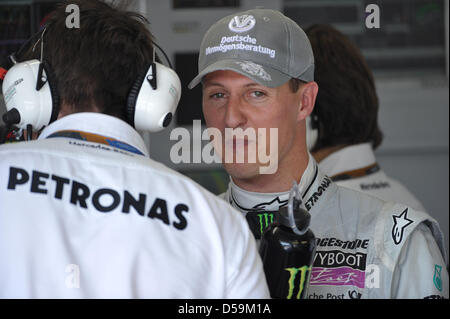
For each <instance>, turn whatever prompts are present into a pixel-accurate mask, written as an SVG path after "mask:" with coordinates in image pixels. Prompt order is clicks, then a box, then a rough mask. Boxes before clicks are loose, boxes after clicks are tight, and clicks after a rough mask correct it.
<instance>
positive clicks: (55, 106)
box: [42, 60, 61, 124]
mask: <svg viewBox="0 0 450 319" xmlns="http://www.w3.org/2000/svg"><path fill="white" fill-rule="evenodd" d="M42 64H43V66H44V71H45V75H46V76H47V81H48V86H49V87H50V94H51V96H52V113H51V115H50V122H49V124H50V123H52V122H54V121H56V119H57V118H58V114H59V108H60V103H61V98H60V96H59V93H58V86H57V84H56V77H55V74H54V73H53V70H52V68H51V66H50V64H49V63H48V62H47V61H45V60H44V61H42Z"/></svg>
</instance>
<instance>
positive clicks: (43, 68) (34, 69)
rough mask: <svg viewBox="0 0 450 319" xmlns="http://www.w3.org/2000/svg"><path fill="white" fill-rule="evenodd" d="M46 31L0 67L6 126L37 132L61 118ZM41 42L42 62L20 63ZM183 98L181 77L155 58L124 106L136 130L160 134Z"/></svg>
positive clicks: (33, 38)
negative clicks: (47, 54)
mask: <svg viewBox="0 0 450 319" xmlns="http://www.w3.org/2000/svg"><path fill="white" fill-rule="evenodd" d="M47 28H48V26H46V27H44V28H43V29H42V30H41V31H39V32H38V33H37V34H35V35H34V36H32V37H31V38H30V39H29V40H28V41H27V42H26V43H25V44H24V45H23V46H22V47H21V48H20V49H19V51H17V53H14V54H12V55H10V56H9V57H8V58H7V59H6V60H5V61H4V63H3V67H2V66H0V80H3V85H2V90H3V97H4V99H5V104H6V109H7V112H6V113H5V114H4V115H3V121H4V122H5V123H6V124H7V125H14V126H16V127H18V128H28V129H30V128H32V129H33V130H35V131H38V130H40V129H42V128H43V127H44V126H46V125H48V124H50V123H51V122H53V121H55V120H56V119H57V117H58V113H59V107H60V97H59V95H58V90H57V86H56V79H55V76H54V73H53V71H52V69H51V66H50V63H48V62H47V61H46V60H45V59H44V54H43V47H44V46H43V38H44V34H45V31H46V30H47ZM36 39H37V40H36ZM39 42H40V48H41V58H40V60H37V59H33V60H29V61H24V62H20V63H19V62H17V60H18V58H19V57H20V55H21V54H22V52H23V51H24V50H25V48H28V47H29V45H30V44H31V43H34V45H33V51H34V49H35V47H36V45H37V44H38V43H39ZM154 45H155V46H156V47H157V48H159V49H160V50H161V52H163V54H164V56H165V58H166V59H167V61H168V62H169V65H170V61H169V59H168V58H167V55H166V54H165V52H164V51H163V50H162V49H161V48H160V47H159V46H158V45H157V44H155V43H154ZM154 56H155V55H154ZM180 97H181V83H180V79H179V78H178V75H177V74H176V73H175V71H173V70H172V68H170V67H167V66H165V65H163V64H161V63H158V62H156V61H155V58H154V59H153V61H152V62H151V63H149V65H148V66H147V67H146V68H145V70H143V71H142V72H141V73H140V74H139V75H138V77H137V78H136V80H135V82H134V83H133V85H132V87H131V90H130V92H129V94H128V97H127V105H126V106H125V107H126V114H127V120H128V123H129V124H130V125H132V126H133V127H134V128H135V129H137V130H141V131H149V132H158V131H160V130H162V129H164V128H165V127H167V126H168V125H169V124H170V122H171V120H172V117H173V114H174V113H175V111H176V108H177V105H178V102H179V101H180Z"/></svg>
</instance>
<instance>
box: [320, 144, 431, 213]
mask: <svg viewBox="0 0 450 319" xmlns="http://www.w3.org/2000/svg"><path fill="white" fill-rule="evenodd" d="M318 164H319V168H320V170H321V171H322V173H324V174H325V175H327V176H330V178H331V179H332V180H333V181H334V182H335V183H336V184H338V185H339V186H344V187H347V188H351V189H354V190H357V191H360V192H363V193H367V194H370V195H372V196H375V197H377V198H380V199H382V200H384V201H388V202H396V203H400V204H405V205H407V206H408V207H411V208H414V209H417V210H420V211H425V209H424V207H423V205H422V204H421V203H420V201H419V200H418V199H417V198H416V197H415V196H414V195H413V194H412V193H411V192H410V191H409V190H408V189H407V188H406V187H405V186H404V185H402V184H401V183H400V182H399V181H397V180H395V179H394V178H391V177H389V176H387V175H386V173H385V172H384V171H383V170H382V169H381V168H380V166H379V165H378V163H377V161H376V158H375V154H374V152H373V150H372V146H371V144H370V143H363V144H357V145H351V146H346V147H344V148H342V149H340V150H338V151H336V152H334V153H332V154H330V155H328V156H327V157H326V158H324V159H323V160H322V161H320V163H318Z"/></svg>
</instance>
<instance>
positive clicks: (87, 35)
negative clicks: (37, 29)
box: [21, 0, 153, 119]
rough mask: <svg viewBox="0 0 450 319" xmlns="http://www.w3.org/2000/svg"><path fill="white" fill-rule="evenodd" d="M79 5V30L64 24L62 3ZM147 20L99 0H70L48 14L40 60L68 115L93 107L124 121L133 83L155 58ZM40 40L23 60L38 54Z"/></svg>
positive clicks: (64, 5)
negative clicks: (43, 63)
mask: <svg viewBox="0 0 450 319" xmlns="http://www.w3.org/2000/svg"><path fill="white" fill-rule="evenodd" d="M69 4H74V5H77V6H78V8H79V18H80V28H67V27H66V18H67V17H68V16H69V14H70V13H66V11H65V10H66V6H67V5H69ZM146 24H148V21H147V20H146V19H145V18H144V17H143V16H141V15H139V14H137V13H134V12H127V11H122V10H121V9H119V8H116V7H112V6H110V5H109V4H106V3H104V2H102V1H99V0H69V1H66V2H63V3H61V4H59V5H58V6H57V8H56V10H55V11H53V12H52V13H51V15H50V16H49V18H48V20H47V23H46V26H47V29H46V30H45V32H44V36H43V40H44V42H43V43H44V59H45V60H46V61H47V62H48V63H49V64H50V66H51V69H52V71H53V74H54V77H55V79H56V84H57V91H58V93H59V95H60V97H61V104H64V105H66V107H69V109H68V110H65V111H68V112H70V113H75V112H84V111H92V110H95V109H98V111H99V112H101V113H105V114H109V115H113V116H116V117H119V118H121V119H126V99H127V95H128V93H129V91H130V89H131V86H132V84H133V83H134V81H135V80H136V78H137V77H138V75H139V74H140V73H142V72H143V71H144V70H146V69H147V68H148V67H149V65H150V63H151V62H152V59H153V44H152V35H151V33H150V31H149V30H148V29H147V28H146ZM39 47H40V44H39V45H37V49H35V51H34V52H32V51H31V48H30V49H29V50H28V52H27V54H26V55H28V56H25V57H24V58H21V60H25V59H30V58H37V59H39V57H40V49H39Z"/></svg>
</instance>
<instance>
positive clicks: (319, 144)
mask: <svg viewBox="0 0 450 319" xmlns="http://www.w3.org/2000/svg"><path fill="white" fill-rule="evenodd" d="M305 32H306V34H307V35H308V38H309V40H310V42H311V46H312V49H313V52H314V59H315V72H314V73H315V74H314V78H315V80H316V82H317V83H318V85H319V88H320V89H319V93H318V95H317V100H316V105H315V108H314V110H313V112H312V115H311V116H310V118H309V125H308V128H309V129H308V133H307V134H309V144H310V145H309V147H310V150H311V153H312V155H313V156H314V158H315V159H316V161H317V162H318V163H319V167H320V168H321V169H322V171H323V172H324V173H325V174H327V175H328V176H330V177H331V179H332V180H333V181H335V182H336V183H337V184H338V185H342V186H345V187H348V188H351V189H355V190H358V191H362V192H366V193H369V194H371V195H373V196H375V197H378V198H380V199H383V200H386V201H394V202H398V203H402V204H405V205H408V206H410V207H412V208H416V209H418V210H422V211H424V210H425V209H424V207H423V205H422V204H421V203H420V201H419V200H418V199H417V198H416V197H415V196H414V195H413V194H412V193H411V192H410V191H409V190H408V189H407V188H406V187H405V186H404V185H403V184H401V183H400V182H399V181H397V180H396V179H393V178H391V177H389V176H387V175H386V173H385V172H384V171H383V170H382V169H381V167H380V165H379V164H378V163H377V160H376V157H375V153H374V150H375V149H377V147H378V146H380V144H381V142H382V140H383V134H382V132H381V130H380V128H379V125H378V108H379V103H378V96H377V92H376V88H375V81H374V78H373V75H372V72H371V70H370V69H369V66H368V65H367V63H366V61H365V59H364V57H363V55H362V54H361V52H360V50H359V49H358V48H357V47H356V45H354V44H353V43H352V42H351V41H350V40H349V39H348V38H347V37H346V36H345V35H344V34H342V33H341V32H339V31H338V30H336V29H335V28H333V27H332V26H331V25H326V24H316V25H313V26H311V27H309V28H308V29H306V30H305ZM314 137H315V140H314Z"/></svg>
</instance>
